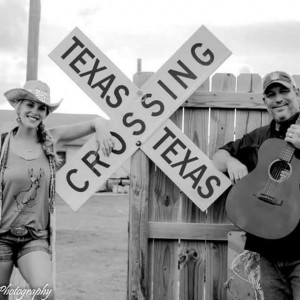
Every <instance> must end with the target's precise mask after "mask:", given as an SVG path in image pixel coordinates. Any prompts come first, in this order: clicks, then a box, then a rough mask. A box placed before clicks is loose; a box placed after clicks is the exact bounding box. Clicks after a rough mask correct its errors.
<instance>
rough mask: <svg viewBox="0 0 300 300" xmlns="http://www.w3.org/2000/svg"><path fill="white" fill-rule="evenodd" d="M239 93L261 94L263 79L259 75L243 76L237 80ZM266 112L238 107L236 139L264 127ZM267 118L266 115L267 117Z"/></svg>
mask: <svg viewBox="0 0 300 300" xmlns="http://www.w3.org/2000/svg"><path fill="white" fill-rule="evenodd" d="M237 91H238V92H242V93H243V92H247V91H253V92H261V91H262V79H261V77H260V76H259V75H258V74H243V75H240V76H239V77H238V80H237ZM263 114H264V115H265V112H262V111H259V110H246V109H241V108H240V107H237V110H236V131H235V133H236V138H237V139H238V138H241V137H242V136H243V135H244V134H245V133H246V132H250V131H252V130H254V129H256V128H257V127H259V126H262V125H263V124H262V115H263ZM265 116H266V115H265Z"/></svg>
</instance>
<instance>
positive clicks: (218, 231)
mask: <svg viewBox="0 0 300 300" xmlns="http://www.w3.org/2000/svg"><path fill="white" fill-rule="evenodd" d="M230 231H240V229H239V228H237V227H236V226H234V225H233V224H201V223H181V222H180V223H172V222H149V223H148V234H149V238H150V239H182V240H209V241H212V240H214V241H227V235H228V233H229V232H230Z"/></svg>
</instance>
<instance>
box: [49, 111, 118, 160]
mask: <svg viewBox="0 0 300 300" xmlns="http://www.w3.org/2000/svg"><path fill="white" fill-rule="evenodd" d="M109 127H110V120H106V119H103V118H100V117H99V118H96V119H93V120H91V121H86V122H80V123H75V124H71V125H62V126H58V127H54V128H51V129H50V130H49V131H50V133H51V135H52V136H53V138H54V139H55V140H56V142H57V143H66V142H71V141H73V140H76V139H79V138H81V137H84V136H86V135H89V134H91V133H96V140H97V141H98V144H99V147H100V149H101V150H102V152H103V154H104V155H106V156H108V155H109V154H110V153H111V151H112V149H113V147H114V139H113V137H112V136H111V134H110V131H109Z"/></svg>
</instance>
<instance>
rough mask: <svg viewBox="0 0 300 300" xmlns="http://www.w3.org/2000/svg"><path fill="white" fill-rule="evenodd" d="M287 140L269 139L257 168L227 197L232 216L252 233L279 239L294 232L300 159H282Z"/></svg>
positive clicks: (299, 193) (299, 202)
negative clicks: (281, 155) (286, 160)
mask: <svg viewBox="0 0 300 300" xmlns="http://www.w3.org/2000/svg"><path fill="white" fill-rule="evenodd" d="M286 144H287V143H286V142H285V141H284V140H280V139H268V140H266V141H265V142H264V143H263V144H262V146H261V148H260V149H259V152H258V163H257V166H256V168H255V169H254V170H253V171H252V172H250V173H249V174H248V175H246V176H245V177H243V178H242V179H241V180H240V181H238V182H237V183H236V184H235V185H234V186H233V187H232V188H231V190H230V192H229V194H228V197H227V200H226V211H227V214H228V217H229V218H230V220H231V221H232V222H233V223H234V224H235V225H236V226H238V227H239V228H241V229H242V230H244V231H246V232H248V233H251V234H253V235H256V236H259V237H262V238H266V239H278V238H282V237H284V236H286V235H288V234H289V233H291V232H292V231H293V230H294V229H295V227H296V226H297V224H298V222H299V219H300V160H299V159H297V158H295V157H294V156H293V158H292V160H291V162H290V163H286V162H284V161H282V160H279V159H278V157H279V154H280V150H281V149H282V148H283V147H284V146H285V145H286Z"/></svg>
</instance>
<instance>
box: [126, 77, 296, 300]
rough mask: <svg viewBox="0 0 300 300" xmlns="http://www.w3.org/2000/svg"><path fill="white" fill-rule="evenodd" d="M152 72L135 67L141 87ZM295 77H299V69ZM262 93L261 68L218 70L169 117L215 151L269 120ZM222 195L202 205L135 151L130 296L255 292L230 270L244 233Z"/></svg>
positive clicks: (197, 297)
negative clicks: (249, 71)
mask: <svg viewBox="0 0 300 300" xmlns="http://www.w3.org/2000/svg"><path fill="white" fill-rule="evenodd" d="M149 76H150V74H149V73H147V74H144V73H137V74H136V75H135V77H134V79H135V80H134V81H135V83H136V84H137V85H139V86H141V85H142V83H143V82H144V81H145V80H146V78H147V77H149ZM294 78H295V80H296V82H297V83H298V84H300V76H294ZM261 92H262V78H261V77H260V76H259V75H258V74H241V75H239V76H238V77H237V78H236V77H235V76H234V75H232V74H215V75H214V76H213V77H212V78H211V79H210V80H207V81H206V82H205V83H204V84H203V85H202V86H201V87H200V88H199V89H198V90H197V91H196V92H195V93H194V94H193V95H192V96H191V97H190V98H189V99H188V101H186V103H185V105H184V106H183V107H181V108H180V109H179V110H178V111H177V112H176V113H175V114H174V115H173V116H172V117H171V119H172V121H174V123H176V124H177V125H178V126H179V127H180V128H182V130H183V132H184V133H185V134H186V135H187V136H188V137H189V138H190V139H191V140H192V141H193V142H194V143H195V144H196V145H197V146H198V147H199V148H200V149H201V150H202V151H203V152H204V153H205V154H206V155H208V156H209V157H212V155H213V153H214V152H215V151H216V149H217V148H218V147H220V146H222V145H224V144H225V143H226V142H228V141H231V140H234V139H236V138H239V137H241V136H242V135H243V134H244V133H246V132H249V131H251V130H253V129H255V128H257V127H259V126H261V125H264V124H267V123H269V121H270V118H269V115H268V113H267V111H266V109H265V107H264V105H263V101H262V94H261ZM225 198H226V193H225V194H223V195H222V196H221V197H220V198H219V199H218V200H217V201H216V202H215V203H214V204H213V205H212V206H211V207H209V209H208V210H207V211H206V212H201V210H200V209H198V208H197V207H196V206H195V205H194V204H193V202H192V201H191V200H190V199H188V198H187V197H186V196H185V195H184V194H183V193H181V192H180V190H179V189H178V188H177V186H175V185H174V184H173V182H171V181H170V180H169V179H168V178H167V177H166V176H165V175H164V173H163V172H162V171H161V170H160V169H159V168H158V167H157V166H155V165H154V163H153V162H152V161H150V160H149V159H148V158H147V157H146V155H145V154H144V153H143V152H142V151H141V150H139V151H137V152H136V153H135V155H134V156H133V157H132V161H131V189H130V217H129V246H128V250H129V251H128V257H129V260H128V261H129V263H128V264H129V266H128V296H127V299H130V300H134V299H138V300H142V299H147V300H148V299H149V300H163V299H164V300H177V299H180V300H202V299H205V300H214V299H218V300H221V299H224V300H225V299H228V300H229V299H239V300H241V299H249V300H250V299H255V294H254V291H253V289H252V286H251V285H250V284H245V282H243V281H242V280H241V279H239V278H238V277H235V275H234V274H233V273H232V270H231V260H232V259H233V257H234V256H235V255H236V254H237V253H238V252H240V251H242V250H243V236H244V235H243V232H239V231H238V229H237V228H236V227H235V226H234V225H233V224H231V223H230V221H229V220H228V218H227V216H226V212H225ZM235 233H237V234H235ZM228 240H231V242H230V243H229V248H228ZM228 249H230V250H229V251H228ZM228 258H229V259H228Z"/></svg>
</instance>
